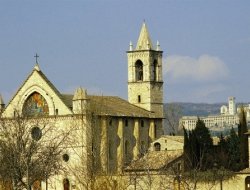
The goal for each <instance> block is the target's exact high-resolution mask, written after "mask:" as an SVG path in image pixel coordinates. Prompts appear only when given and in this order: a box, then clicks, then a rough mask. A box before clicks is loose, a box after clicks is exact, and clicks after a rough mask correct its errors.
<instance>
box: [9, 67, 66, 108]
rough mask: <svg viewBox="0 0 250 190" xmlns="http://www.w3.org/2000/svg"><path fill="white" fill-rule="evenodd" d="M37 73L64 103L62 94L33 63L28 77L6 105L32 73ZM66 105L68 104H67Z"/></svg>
mask: <svg viewBox="0 0 250 190" xmlns="http://www.w3.org/2000/svg"><path fill="white" fill-rule="evenodd" d="M35 72H36V73H38V75H39V76H40V77H41V78H42V79H43V80H44V81H45V83H46V84H47V85H48V86H49V87H50V88H51V89H52V91H53V92H54V93H55V94H56V96H57V97H58V98H59V99H60V100H61V101H62V102H63V103H64V101H63V99H62V95H61V93H60V92H59V91H58V90H57V88H56V87H55V86H54V85H53V84H52V83H51V82H50V80H49V79H48V78H47V77H46V75H45V74H44V73H43V72H42V71H41V70H40V68H39V66H38V64H36V65H35V67H34V69H33V70H32V72H31V73H30V74H29V75H28V77H27V78H26V80H25V81H24V82H23V83H22V85H21V86H20V87H19V89H18V90H17V91H16V93H15V94H14V96H13V97H12V98H11V100H10V101H9V103H8V105H9V104H11V102H12V101H13V100H14V98H15V97H16V96H17V94H18V93H19V92H20V90H21V89H22V88H23V86H24V85H25V84H26V83H27V81H29V79H30V78H31V77H32V75H33V74H34V73H35ZM8 105H7V106H6V108H7V107H8ZM67 107H68V106H67Z"/></svg>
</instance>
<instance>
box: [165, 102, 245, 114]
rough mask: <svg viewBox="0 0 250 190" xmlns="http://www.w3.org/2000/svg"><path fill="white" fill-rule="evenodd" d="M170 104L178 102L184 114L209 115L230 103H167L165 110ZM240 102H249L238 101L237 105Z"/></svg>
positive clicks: (218, 111) (218, 112)
mask: <svg viewBox="0 0 250 190" xmlns="http://www.w3.org/2000/svg"><path fill="white" fill-rule="evenodd" d="M169 104H176V105H178V106H180V108H181V112H182V115H183V116H208V115H217V114H220V108H221V106H222V105H226V106H228V103H215V104H208V103H182V102H175V103H165V104H164V111H165V112H166V111H167V109H168V105H169ZM240 104H243V105H247V104H249V103H238V104H236V106H237V107H238V106H239V105H240Z"/></svg>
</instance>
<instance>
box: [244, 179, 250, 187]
mask: <svg viewBox="0 0 250 190" xmlns="http://www.w3.org/2000/svg"><path fill="white" fill-rule="evenodd" d="M245 190H250V176H247V177H246V178H245Z"/></svg>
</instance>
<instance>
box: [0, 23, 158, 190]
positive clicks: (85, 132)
mask: <svg viewBox="0 0 250 190" xmlns="http://www.w3.org/2000/svg"><path fill="white" fill-rule="evenodd" d="M162 53H163V52H162V51H161V50H160V46H159V43H158V42H157V44H156V46H155V47H154V46H153V43H152V42H151V39H150V36H149V32H148V30H147V27H146V24H145V23H143V26H142V29H141V32H140V35H139V39H138V42H137V46H136V47H135V48H133V45H132V43H130V47H129V51H127V56H128V101H127V100H123V99H121V98H119V97H116V96H93V95H89V94H88V93H87V90H86V89H83V88H78V89H76V91H75V93H73V94H63V93H61V92H59V91H58V90H57V89H56V87H55V86H54V85H53V84H52V83H51V82H50V80H49V79H48V78H47V76H46V75H45V74H44V73H43V72H42V70H41V69H40V67H39V65H38V64H36V65H35V67H34V69H33V70H32V72H31V73H30V75H29V76H28V77H27V79H26V80H25V81H24V82H23V84H22V85H21V86H20V88H19V89H18V90H17V92H16V94H15V95H14V96H13V98H12V99H11V100H10V102H9V103H8V104H7V105H6V106H5V105H4V103H3V100H2V97H0V104H1V105H0V110H1V113H2V114H1V117H2V118H14V117H15V116H16V115H17V114H21V115H28V116H29V117H31V118H36V119H37V120H38V121H39V120H41V119H42V120H44V119H45V120H48V121H50V123H53V126H54V127H56V128H62V129H69V130H71V127H72V132H71V134H70V135H71V137H72V139H75V141H74V144H70V145H65V146H64V147H62V148H63V150H64V154H63V155H62V163H63V165H64V166H66V168H67V171H65V172H64V173H60V174H58V175H57V176H54V177H53V178H51V179H50V180H49V181H48V184H49V189H89V187H90V185H91V183H92V178H93V176H98V175H104V176H105V175H110V174H117V173H122V171H123V169H124V167H126V166H128V165H129V164H130V162H131V161H133V160H136V159H138V158H139V157H140V156H141V155H142V154H143V153H144V152H145V151H146V150H147V149H148V148H149V146H150V143H151V142H153V141H154V140H155V139H157V138H159V137H160V136H161V135H162V134H163V79H162ZM37 115H39V117H36V116H37ZM38 126H39V124H38ZM40 127H41V126H40ZM77 170H79V172H78V173H77ZM65 184H66V185H65ZM41 189H45V182H42V183H41Z"/></svg>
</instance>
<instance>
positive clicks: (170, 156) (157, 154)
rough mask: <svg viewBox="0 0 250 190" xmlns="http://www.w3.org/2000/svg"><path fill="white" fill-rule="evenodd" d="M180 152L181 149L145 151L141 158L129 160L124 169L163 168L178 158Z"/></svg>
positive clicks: (181, 152) (180, 154)
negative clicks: (129, 162)
mask: <svg viewBox="0 0 250 190" xmlns="http://www.w3.org/2000/svg"><path fill="white" fill-rule="evenodd" d="M182 154H183V151H182V150H173V151H165V150H163V151H151V152H148V153H146V154H145V155H144V156H143V157H142V158H140V159H138V160H135V161H133V162H131V164H130V165H129V166H128V167H127V168H126V169H125V171H145V170H163V169H166V168H167V167H168V165H169V164H171V163H173V162H174V161H176V160H179V159H180V158H181V156H182Z"/></svg>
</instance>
